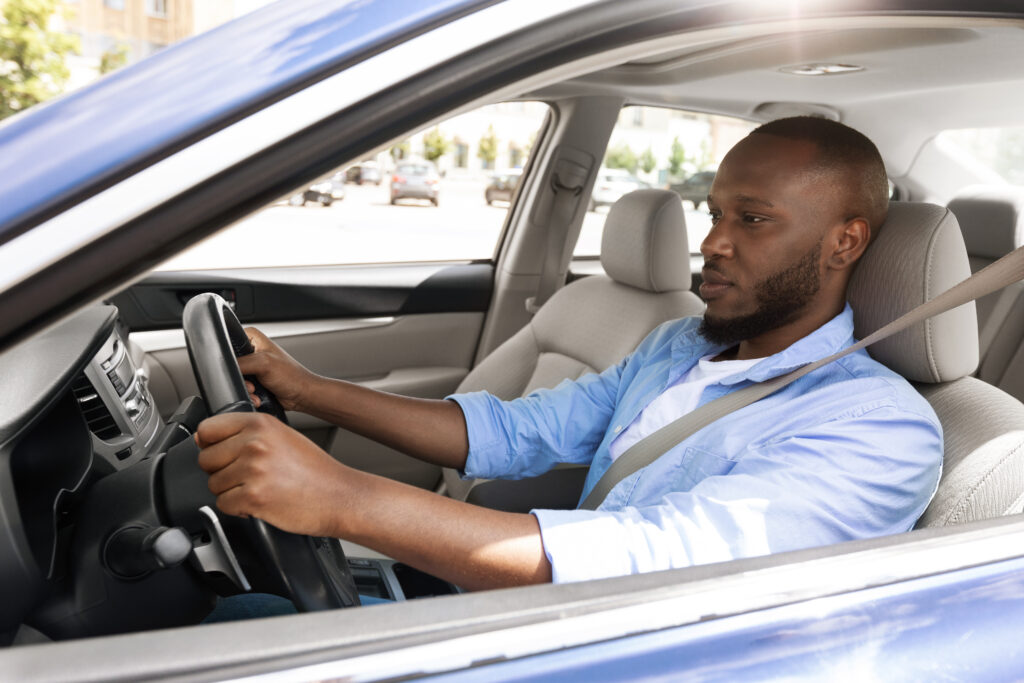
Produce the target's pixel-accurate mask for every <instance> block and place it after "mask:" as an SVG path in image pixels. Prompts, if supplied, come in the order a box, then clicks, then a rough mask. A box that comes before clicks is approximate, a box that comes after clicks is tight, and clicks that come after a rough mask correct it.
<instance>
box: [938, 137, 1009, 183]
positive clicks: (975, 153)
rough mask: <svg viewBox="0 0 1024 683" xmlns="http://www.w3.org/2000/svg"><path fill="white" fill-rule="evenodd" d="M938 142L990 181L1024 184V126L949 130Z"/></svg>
mask: <svg viewBox="0 0 1024 683" xmlns="http://www.w3.org/2000/svg"><path fill="white" fill-rule="evenodd" d="M936 142H937V143H938V145H939V146H940V147H941V148H942V149H944V150H945V151H947V152H949V153H950V154H951V155H952V156H953V157H954V158H956V159H959V160H961V161H967V162H969V163H970V164H971V166H972V168H973V170H975V172H978V171H979V170H980V171H981V172H980V173H978V175H980V176H981V177H982V178H984V179H985V180H987V181H990V182H998V181H999V180H1002V181H1005V182H1007V183H1010V184H1012V185H1024V126H1011V127H1005V128H962V129H958V130H947V131H943V132H942V133H940V134H939V135H938V137H937V138H936ZM986 172H987V173H986Z"/></svg>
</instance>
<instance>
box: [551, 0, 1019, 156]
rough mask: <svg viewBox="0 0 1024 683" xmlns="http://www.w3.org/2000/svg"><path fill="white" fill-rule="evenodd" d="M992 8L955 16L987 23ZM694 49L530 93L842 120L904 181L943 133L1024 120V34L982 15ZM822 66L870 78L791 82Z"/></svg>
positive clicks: (838, 20)
mask: <svg viewBox="0 0 1024 683" xmlns="http://www.w3.org/2000/svg"><path fill="white" fill-rule="evenodd" d="M819 4H820V3H819ZM925 4H928V3H925ZM932 4H938V3H932ZM956 4H957V3H950V4H949V5H948V6H946V7H945V10H952V9H953V7H952V6H955V5H956ZM987 4H989V3H970V4H969V3H959V5H960V7H958V8H956V9H959V10H962V11H965V12H966V11H967V10H971V9H977V10H978V11H979V14H981V15H984V14H985V9H986V8H985V5H987ZM684 41H685V36H683V37H681V39H680V41H677V42H676V47H675V48H671V47H668V48H667V47H665V44H664V42H662V43H661V44H660V49H658V48H659V44H658V43H656V42H655V41H652V42H651V43H650V44H649V48H648V49H647V50H645V49H644V48H643V46H640V45H637V46H635V51H634V55H633V56H629V55H627V56H625V57H624V59H623V60H622V61H621V62H619V63H617V64H613V65H609V66H606V67H604V68H600V69H597V70H594V71H591V72H590V73H587V74H584V75H581V76H577V77H575V78H571V79H568V80H565V81H562V82H560V83H558V84H555V85H551V86H547V87H544V88H540V89H537V90H535V91H534V92H533V93H531V95H532V96H533V97H538V98H556V99H557V98H559V97H562V96H568V95H573V96H579V95H589V96H612V95H614V96H618V97H623V96H624V97H626V99H627V104H647V105H656V106H668V107H678V108H682V109H688V110H692V111H701V112H707V113H713V114H723V115H729V116H735V117H740V118H745V119H751V120H754V121H768V120H771V119H775V118H781V117H782V116H787V115H798V114H810V115H817V116H824V117H827V118H833V119H838V120H841V121H843V122H844V123H846V124H848V125H850V126H853V127H854V128H856V129H858V130H860V131H861V132H863V133H865V134H866V135H867V136H868V137H869V138H871V139H872V140H873V141H874V142H875V143H876V144H877V145H878V147H879V148H880V150H882V152H883V156H884V158H885V161H886V165H887V167H888V168H889V172H890V175H901V174H902V173H903V172H905V171H906V170H907V168H908V167H909V166H910V165H911V163H912V162H913V160H914V158H915V156H916V155H917V153H918V151H919V150H920V149H921V147H922V145H923V144H924V143H925V142H927V141H928V140H929V139H930V138H932V137H934V136H935V135H936V134H937V133H939V132H941V131H942V130H945V129H950V128H962V127H981V126H993V125H1007V124H1010V123H1017V122H1019V121H1020V120H1021V111H1022V107H1021V105H1022V104H1024V101H1022V100H1024V98H1022V97H1021V96H1019V95H1018V93H1024V70H1022V69H1020V64H1019V60H1016V59H1012V58H1010V57H1009V56H1010V55H1020V54H1024V31H1022V30H1021V29H1020V27H1019V26H1013V25H1006V24H1005V23H1004V24H1001V25H998V24H995V23H994V22H991V21H989V20H988V19H987V18H985V17H984V16H978V17H973V18H967V17H964V16H949V17H945V18H943V17H941V16H935V15H934V14H932V15H930V16H927V17H914V16H889V17H882V16H871V17H858V16H855V15H851V16H840V17H831V18H829V17H822V18H813V17H810V16H801V17H800V18H799V19H794V20H793V21H782V22H775V23H761V24H758V23H756V22H750V23H748V24H746V25H737V26H733V27H730V28H729V29H728V30H722V31H708V32H707V33H706V34H704V35H702V36H701V39H700V40H693V41H692V43H690V44H688V45H680V44H679V43H680V42H684ZM994 55H1004V56H1005V57H1004V58H994V57H993V56H994ZM814 63H848V64H852V65H854V66H859V67H863V70H862V71H856V72H849V73H838V74H831V75H824V76H818V77H814V76H807V75H799V74H796V73H792V72H791V71H792V70H794V69H795V68H796V67H799V66H801V65H808V64H814ZM951 65H955V68H945V67H947V66H951Z"/></svg>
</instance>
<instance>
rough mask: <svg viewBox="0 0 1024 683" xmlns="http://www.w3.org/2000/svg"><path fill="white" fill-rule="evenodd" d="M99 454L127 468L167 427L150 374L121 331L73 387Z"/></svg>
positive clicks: (117, 331)
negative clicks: (139, 364) (152, 391)
mask: <svg viewBox="0 0 1024 683" xmlns="http://www.w3.org/2000/svg"><path fill="white" fill-rule="evenodd" d="M72 391H73V393H74V395H75V399H76V400H77V401H78V404H79V407H80V408H81V410H82V414H83V416H84V417H85V420H86V423H87V424H88V426H89V431H90V432H92V437H93V448H94V451H95V453H96V454H97V455H99V456H100V457H102V458H103V459H104V460H106V461H107V462H109V463H110V464H111V465H113V466H114V468H115V469H122V468H124V467H127V466H129V465H131V464H133V463H135V462H138V461H139V460H141V459H142V458H144V457H145V456H146V454H147V452H148V450H149V446H150V445H151V443H152V442H153V440H154V437H155V436H156V434H157V432H158V431H159V430H160V428H161V426H162V424H163V423H162V421H161V419H160V414H159V412H158V411H157V409H156V406H155V405H154V402H153V397H152V395H151V394H150V391H149V383H148V378H147V376H146V374H145V373H144V372H143V371H142V370H140V369H138V368H136V366H135V363H134V361H133V360H132V355H131V353H129V349H128V341H127V335H126V334H125V332H124V330H123V329H121V328H120V327H118V328H117V329H115V331H114V332H113V333H111V335H110V337H109V338H108V339H107V340H106V342H104V344H103V346H102V347H101V348H100V350H99V351H98V352H97V353H96V355H95V356H94V357H93V359H92V360H91V361H90V362H89V365H88V366H87V367H86V369H85V372H84V373H83V374H82V375H79V377H78V378H77V379H76V380H75V383H74V385H73V386H72Z"/></svg>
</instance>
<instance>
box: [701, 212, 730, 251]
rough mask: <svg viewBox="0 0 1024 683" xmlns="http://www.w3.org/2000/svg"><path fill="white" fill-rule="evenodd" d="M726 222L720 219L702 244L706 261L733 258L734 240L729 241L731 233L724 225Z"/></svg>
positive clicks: (712, 226) (713, 225)
mask: <svg viewBox="0 0 1024 683" xmlns="http://www.w3.org/2000/svg"><path fill="white" fill-rule="evenodd" d="M724 223H725V221H724V220H723V219H721V218H719V219H718V220H717V221H716V222H715V223H713V224H712V225H711V231H710V232H708V234H707V237H705V238H704V241H703V242H701V243H700V253H701V255H702V256H703V257H704V260H705V261H710V260H712V258H714V257H716V256H717V257H720V258H729V257H731V256H732V250H733V245H732V240H730V239H729V231H728V230H727V229H726V227H725V225H724Z"/></svg>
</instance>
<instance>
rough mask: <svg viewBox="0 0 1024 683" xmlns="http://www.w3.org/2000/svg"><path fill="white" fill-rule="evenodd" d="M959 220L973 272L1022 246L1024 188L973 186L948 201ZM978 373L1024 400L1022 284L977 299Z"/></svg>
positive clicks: (1023, 305)
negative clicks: (979, 355)
mask: <svg viewBox="0 0 1024 683" xmlns="http://www.w3.org/2000/svg"><path fill="white" fill-rule="evenodd" d="M949 210H950V211H952V212H953V214H954V215H955V216H956V218H957V222H959V223H960V229H961V230H962V231H963V235H964V242H965V243H966V245H967V255H968V257H969V259H970V264H971V272H977V271H979V270H981V269H982V268H984V267H985V266H987V265H989V264H990V263H992V262H993V261H995V260H996V259H998V258H1001V257H1003V256H1005V255H1006V254H1009V253H1010V252H1011V251H1013V250H1014V249H1016V248H1017V247H1019V246H1021V244H1024V190H1022V189H1021V188H1019V187H980V186H979V187H973V188H968V189H966V190H964V191H963V192H961V193H960V194H959V195H958V196H957V197H956V198H955V199H953V201H951V202H950V203H949ZM978 338H979V347H980V351H981V362H980V364H979V366H978V372H977V377H978V378H979V379H982V380H984V381H986V382H988V383H989V384H992V385H994V386H997V387H999V388H1000V389H1002V390H1003V391H1005V392H1007V393H1008V394H1010V395H1011V396H1014V397H1016V398H1018V399H1024V283H1021V282H1018V283H1016V284H1013V285H1010V286H1009V287H1006V288H1005V289H1003V290H1002V291H1000V292H995V293H994V294H989V295H988V296H985V297H982V298H981V299H979V300H978Z"/></svg>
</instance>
